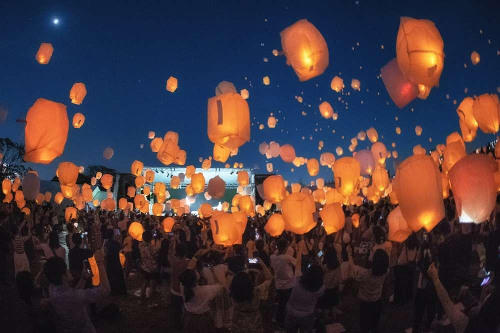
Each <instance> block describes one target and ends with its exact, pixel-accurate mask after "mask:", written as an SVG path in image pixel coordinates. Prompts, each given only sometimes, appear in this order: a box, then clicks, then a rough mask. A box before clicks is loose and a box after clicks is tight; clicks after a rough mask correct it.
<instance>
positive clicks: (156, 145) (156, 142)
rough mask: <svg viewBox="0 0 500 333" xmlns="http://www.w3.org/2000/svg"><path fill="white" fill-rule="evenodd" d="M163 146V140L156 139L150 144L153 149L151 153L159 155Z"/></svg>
mask: <svg viewBox="0 0 500 333" xmlns="http://www.w3.org/2000/svg"><path fill="white" fill-rule="evenodd" d="M162 145H163V139H162V138H154V139H153V140H152V141H151V143H150V144H149V146H150V147H151V151H152V152H153V153H157V152H158V151H159V150H160V148H161V146H162Z"/></svg>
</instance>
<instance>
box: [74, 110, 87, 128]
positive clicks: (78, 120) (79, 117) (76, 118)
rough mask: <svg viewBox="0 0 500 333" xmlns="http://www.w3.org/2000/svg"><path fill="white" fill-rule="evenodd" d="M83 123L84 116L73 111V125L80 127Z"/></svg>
mask: <svg viewBox="0 0 500 333" xmlns="http://www.w3.org/2000/svg"><path fill="white" fill-rule="evenodd" d="M83 123H85V116H84V115H83V114H81V113H75V115H74V116H73V127H74V128H80V127H82V126H83Z"/></svg>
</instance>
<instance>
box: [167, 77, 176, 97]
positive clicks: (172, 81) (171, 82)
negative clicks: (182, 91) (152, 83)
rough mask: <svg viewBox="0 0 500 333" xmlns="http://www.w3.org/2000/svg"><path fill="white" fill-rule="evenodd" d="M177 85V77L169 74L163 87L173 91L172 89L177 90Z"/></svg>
mask: <svg viewBox="0 0 500 333" xmlns="http://www.w3.org/2000/svg"><path fill="white" fill-rule="evenodd" d="M177 85H178V81H177V79H176V78H175V77H173V76H171V77H169V78H168V80H167V86H166V88H165V89H167V91H170V92H171V93H173V92H174V91H176V90H177Z"/></svg>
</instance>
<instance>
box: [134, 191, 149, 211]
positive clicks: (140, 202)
mask: <svg viewBox="0 0 500 333" xmlns="http://www.w3.org/2000/svg"><path fill="white" fill-rule="evenodd" d="M146 205H148V202H147V200H146V198H145V197H144V195H142V194H136V195H135V197H134V206H135V209H138V210H141V209H142V208H143V207H144V206H146ZM148 206H149V205H148Z"/></svg>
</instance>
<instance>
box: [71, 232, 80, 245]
mask: <svg viewBox="0 0 500 333" xmlns="http://www.w3.org/2000/svg"><path fill="white" fill-rule="evenodd" d="M71 240H72V241H73V244H75V247H76V248H78V247H80V245H82V234H80V233H76V234H73V235H72V236H71Z"/></svg>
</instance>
